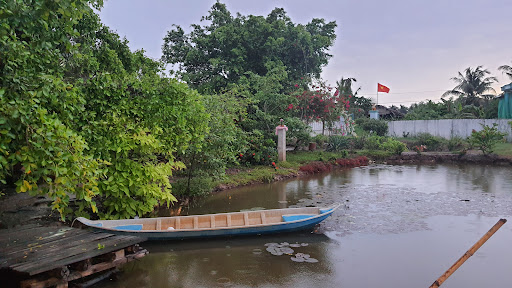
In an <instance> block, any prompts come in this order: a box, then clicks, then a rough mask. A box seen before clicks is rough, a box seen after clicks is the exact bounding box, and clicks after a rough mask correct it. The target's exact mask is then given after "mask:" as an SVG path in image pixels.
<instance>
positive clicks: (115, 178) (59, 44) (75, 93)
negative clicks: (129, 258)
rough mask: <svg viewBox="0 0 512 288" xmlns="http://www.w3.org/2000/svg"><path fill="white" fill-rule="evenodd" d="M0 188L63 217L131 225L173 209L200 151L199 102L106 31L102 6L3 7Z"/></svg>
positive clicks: (203, 122) (202, 116)
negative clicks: (160, 207) (187, 160)
mask: <svg viewBox="0 0 512 288" xmlns="http://www.w3.org/2000/svg"><path fill="white" fill-rule="evenodd" d="M1 3H2V11H1V12H2V15H1V17H0V75H1V76H0V85H1V86H0V134H1V137H0V181H1V182H2V183H3V184H10V183H13V184H15V185H16V187H17V188H16V189H17V191H18V192H31V193H33V194H44V195H47V196H49V197H50V198H51V199H52V200H53V202H52V207H53V208H54V209H56V210H57V211H59V212H60V214H61V215H62V216H63V217H64V216H65V215H67V214H69V213H71V212H72V211H71V209H70V208H69V203H70V199H71V198H76V199H77V200H79V201H77V202H78V205H79V209H78V211H77V213H78V214H79V215H84V213H92V214H97V215H98V216H99V217H103V218H127V217H132V216H134V215H139V216H141V215H142V214H144V213H147V212H151V211H153V209H154V206H155V205H157V204H159V203H165V202H167V203H169V202H170V201H173V200H175V198H174V197H173V196H172V194H171V185H170V182H169V176H170V175H172V172H173V171H174V170H177V169H180V168H183V167H184V165H183V163H181V162H180V161H176V156H177V154H178V153H181V152H183V151H185V150H186V149H187V148H188V147H189V145H190V144H189V143H201V139H202V137H203V135H204V133H205V132H206V131H207V120H208V115H207V114H206V113H205V109H204V105H203V102H202V97H201V96H200V95H199V94H198V93H197V92H195V91H193V90H191V89H189V88H188V87H187V85H186V84H183V83H179V82H178V81H176V80H173V79H168V78H165V77H162V76H161V74H162V73H161V72H162V65H161V64H160V63H158V62H155V61H153V60H151V59H149V58H147V57H146V56H144V53H143V51H136V52H131V51H130V49H129V47H128V45H127V44H128V41H127V40H126V39H124V40H121V39H120V37H119V36H118V35H117V34H115V33H113V32H112V31H110V30H109V29H108V27H105V26H104V25H103V24H101V22H100V20H99V17H98V15H96V14H95V13H94V11H93V9H92V7H95V8H100V7H101V4H102V1H85V0H82V1H73V2H71V1H1Z"/></svg>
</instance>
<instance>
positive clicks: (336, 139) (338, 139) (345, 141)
mask: <svg viewBox="0 0 512 288" xmlns="http://www.w3.org/2000/svg"><path fill="white" fill-rule="evenodd" d="M350 140H351V139H350V138H349V137H346V136H341V135H332V136H330V137H329V143H328V145H327V151H329V152H338V151H341V150H344V149H349V148H350V144H351V141H350Z"/></svg>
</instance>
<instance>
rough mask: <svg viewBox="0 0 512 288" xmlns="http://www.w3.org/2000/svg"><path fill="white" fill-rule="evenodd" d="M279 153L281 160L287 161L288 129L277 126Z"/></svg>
mask: <svg viewBox="0 0 512 288" xmlns="http://www.w3.org/2000/svg"><path fill="white" fill-rule="evenodd" d="M276 130H277V154H278V160H279V162H285V161H286V129H284V128H283V127H279V126H278V127H277V128H276Z"/></svg>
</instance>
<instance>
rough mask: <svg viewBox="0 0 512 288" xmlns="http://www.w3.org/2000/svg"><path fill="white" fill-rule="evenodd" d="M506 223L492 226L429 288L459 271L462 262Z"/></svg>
mask: <svg viewBox="0 0 512 288" xmlns="http://www.w3.org/2000/svg"><path fill="white" fill-rule="evenodd" d="M506 222H507V219H500V220H499V221H498V222H497V223H496V224H494V226H493V227H492V228H491V229H490V230H489V231H487V233H485V235H484V236H483V237H482V238H480V240H478V242H476V243H475V245H473V247H471V248H470V249H469V250H468V251H466V253H465V254H464V255H462V257H460V259H459V260H457V262H455V264H453V265H452V267H450V268H449V269H448V270H446V272H444V274H443V275H441V277H439V279H437V280H436V281H434V283H432V285H430V288H437V287H439V286H441V284H443V282H444V281H446V279H448V277H450V275H452V274H453V272H455V271H456V270H457V269H459V267H460V266H461V265H462V264H464V262H466V260H468V258H469V257H471V256H473V254H475V252H476V250H478V249H479V248H480V247H482V245H484V243H485V242H486V241H487V240H489V238H491V236H492V235H493V234H494V233H495V232H496V231H498V229H500V228H501V226H503V224H505V223H506Z"/></svg>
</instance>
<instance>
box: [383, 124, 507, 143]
mask: <svg viewBox="0 0 512 288" xmlns="http://www.w3.org/2000/svg"><path fill="white" fill-rule="evenodd" d="M509 121H512V119H443V120H411V121H390V122H388V128H389V130H388V135H389V136H393V137H403V136H404V133H409V136H415V135H417V134H420V133H429V134H431V135H434V136H439V137H443V138H446V139H451V138H452V137H457V136H458V137H461V138H466V137H468V136H470V135H471V131H472V130H473V129H475V130H476V131H480V130H482V125H485V126H492V124H493V123H496V124H498V130H499V131H500V132H503V133H507V136H506V138H507V141H508V142H512V129H511V127H510V124H508V122H509Z"/></svg>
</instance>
